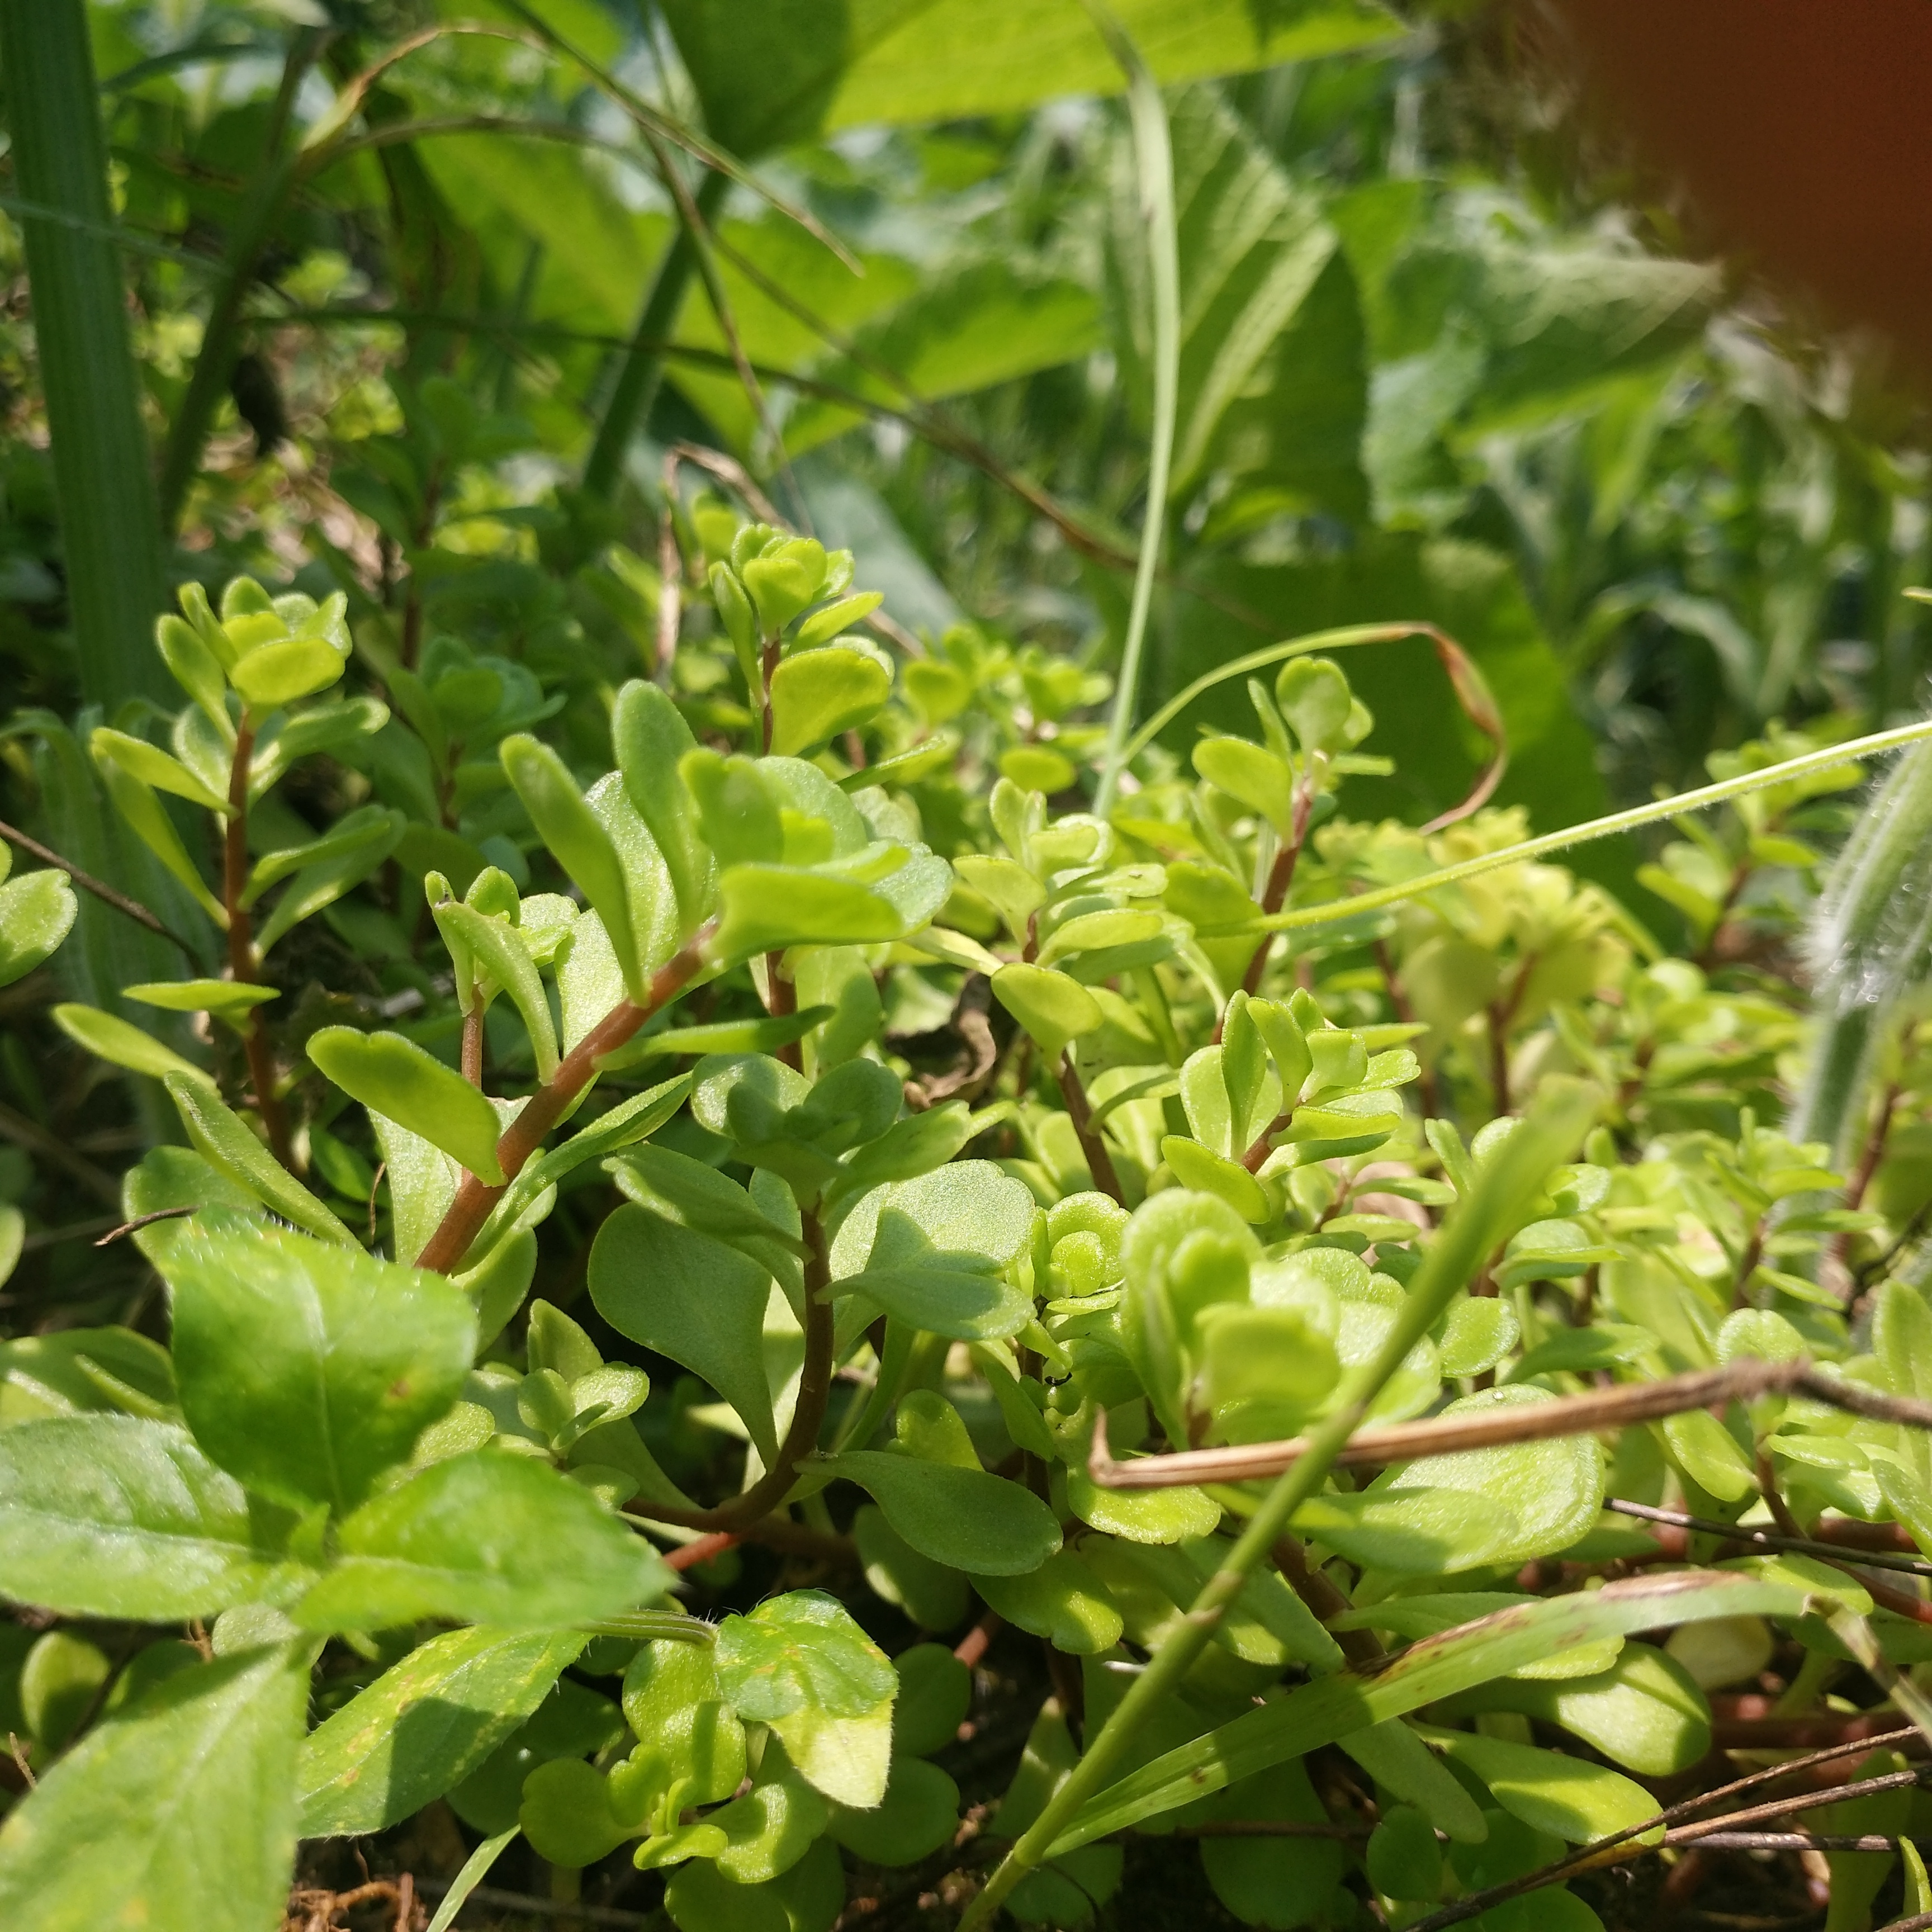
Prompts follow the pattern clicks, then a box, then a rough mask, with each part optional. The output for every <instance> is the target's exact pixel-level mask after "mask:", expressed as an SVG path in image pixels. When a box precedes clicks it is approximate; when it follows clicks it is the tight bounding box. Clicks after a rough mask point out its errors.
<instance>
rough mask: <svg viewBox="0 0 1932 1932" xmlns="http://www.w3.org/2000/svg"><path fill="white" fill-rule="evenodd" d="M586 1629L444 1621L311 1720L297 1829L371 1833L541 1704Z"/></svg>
mask: <svg viewBox="0 0 1932 1932" xmlns="http://www.w3.org/2000/svg"><path fill="white" fill-rule="evenodd" d="M584 1642H585V1640H584V1638H583V1637H582V1636H581V1635H580V1634H577V1633H574V1632H572V1631H514V1632H511V1633H508V1634H506V1633H505V1632H504V1631H500V1630H490V1629H477V1630H455V1631H443V1633H442V1634H440V1636H437V1637H431V1639H430V1640H429V1641H428V1643H425V1644H424V1645H423V1646H422V1647H421V1648H420V1649H416V1650H413V1651H412V1652H410V1654H409V1655H408V1656H407V1657H406V1658H404V1659H403V1661H401V1663H400V1664H396V1665H395V1666H394V1667H392V1669H390V1670H386V1671H385V1672H384V1673H383V1675H382V1676H380V1677H379V1678H377V1680H376V1681H375V1682H374V1683H373V1684H372V1685H370V1686H369V1688H368V1689H367V1690H366V1691H362V1692H361V1693H360V1694H359V1695H358V1696H356V1697H353V1698H351V1699H350V1701H349V1702H348V1703H347V1704H345V1705H344V1706H343V1707H342V1709H341V1710H339V1711H338V1712H336V1713H335V1715H334V1716H332V1717H331V1718H329V1719H327V1720H326V1721H325V1722H324V1723H323V1724H319V1725H317V1727H316V1728H315V1729H314V1730H313V1731H311V1733H309V1735H308V1738H307V1739H306V1740H305V1742H304V1743H303V1745H302V1759H301V1763H300V1764H299V1767H298V1769H297V1772H296V1787H297V1789H298V1790H299V1792H300V1793H301V1802H302V1836H303V1837H304V1838H350V1837H357V1836H360V1835H362V1834H363V1833H365V1832H380V1831H382V1830H383V1829H386V1827H387V1826H391V1825H394V1824H396V1823H399V1822H400V1821H401V1820H403V1819H404V1818H407V1817H410V1816H411V1814H413V1813H415V1812H417V1811H421V1810H422V1808H423V1807H424V1806H425V1805H427V1804H428V1803H429V1802H430V1801H431V1799H436V1798H440V1797H441V1796H443V1793H445V1792H446V1791H448V1790H450V1789H451V1788H452V1787H453V1786H455V1785H457V1784H460V1783H461V1782H462V1781H463V1779H464V1778H467V1777H468V1776H469V1774H470V1773H471V1772H472V1771H474V1770H475V1769H476V1768H477V1766H478V1765H480V1764H481V1763H482V1762H483V1760H484V1759H485V1758H487V1757H488V1756H489V1755H490V1753H491V1752H492V1751H494V1750H495V1749H496V1747H497V1746H498V1745H499V1744H501V1743H502V1742H503V1740H504V1739H505V1738H507V1737H508V1736H509V1735H510V1733H511V1732H512V1731H514V1730H515V1729H516V1728H517V1726H518V1725H519V1724H521V1723H522V1722H523V1720H524V1719H525V1718H527V1717H528V1716H529V1715H530V1713H531V1712H532V1711H534V1710H535V1709H536V1708H537V1706H538V1705H539V1704H541V1703H542V1702H543V1700H544V1697H546V1696H547V1694H548V1693H549V1691H550V1686H551V1685H553V1684H554V1683H555V1682H556V1680H557V1679H558V1677H559V1675H560V1674H561V1673H562V1672H563V1671H564V1670H565V1669H567V1668H568V1666H569V1665H571V1664H573V1663H574V1662H575V1661H576V1660H577V1655H578V1653H579V1652H580V1651H581V1650H582V1649H583V1646H584Z"/></svg>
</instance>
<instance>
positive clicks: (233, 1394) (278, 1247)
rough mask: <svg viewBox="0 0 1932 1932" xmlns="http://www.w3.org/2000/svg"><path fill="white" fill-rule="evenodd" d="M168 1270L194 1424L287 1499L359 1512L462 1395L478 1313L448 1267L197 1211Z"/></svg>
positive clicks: (180, 1375)
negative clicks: (440, 1270) (436, 1270)
mask: <svg viewBox="0 0 1932 1932" xmlns="http://www.w3.org/2000/svg"><path fill="white" fill-rule="evenodd" d="M160 1265H161V1268H162V1271H163V1273H164V1274H165V1275H166V1277H167V1280H168V1282H169V1286H170V1287H171V1288H172V1289H173V1292H174V1293H173V1302H174V1356H175V1376H176V1378H177V1379H178V1383H179V1385H180V1389H181V1407H182V1409H183V1411H184V1413H185V1414H186V1415H187V1420H188V1424H189V1427H190V1428H192V1429H193V1430H194V1432H195V1435H196V1439H198V1440H199V1442H200V1443H201V1445H202V1448H205V1450H206V1451H208V1454H209V1455H211V1457H213V1458H214V1460H215V1461H217V1463H220V1464H221V1465H222V1466H223V1468H225V1469H228V1470H229V1472H231V1473H232V1474H233V1475H236V1476H239V1477H240V1478H242V1481H244V1482H245V1483H247V1484H248V1485H249V1486H250V1487H251V1488H252V1489H254V1490H258V1491H259V1492H260V1493H262V1494H263V1495H264V1496H272V1497H274V1498H275V1499H276V1500H277V1501H278V1502H284V1503H287V1504H289V1505H291V1506H293V1507H296V1508H305V1507H307V1506H308V1505H309V1504H311V1503H312V1502H326V1503H328V1504H329V1505H330V1506H331V1507H332V1508H335V1509H337V1510H346V1509H349V1508H353V1506H354V1505H356V1504H357V1503H359V1502H361V1501H362V1499H363V1498H364V1497H365V1496H368V1494H369V1493H370V1491H371V1489H372V1488H373V1487H374V1485H375V1484H376V1483H377V1481H378V1479H379V1478H380V1477H381V1476H382V1475H383V1474H384V1472H386V1470H388V1469H389V1468H390V1467H391V1466H392V1465H394V1464H396V1463H401V1462H403V1461H404V1460H406V1459H407V1457H408V1455H409V1453H410V1447H411V1445H413V1443H414V1442H415V1441H416V1438H417V1436H419V1435H420V1434H421V1433H422V1431H423V1430H425V1428H427V1427H428V1425H429V1424H431V1423H432V1422H434V1421H436V1420H437V1418H439V1417H440V1416H441V1415H443V1414H445V1413H446V1412H447V1411H448V1410H449V1408H450V1406H451V1405H452V1403H455V1400H456V1399H457V1397H458V1394H460V1392H461V1391H462V1387H463V1376H465V1375H466V1373H468V1370H469V1364H470V1359H471V1357H472V1355H473V1353H474V1352H475V1341H476V1321H475V1314H474V1313H473V1312H472V1309H471V1307H470V1304H469V1298H468V1297H467V1296H466V1295H464V1294H463V1291H462V1290H461V1289H459V1288H457V1287H455V1286H453V1285H452V1283H449V1281H448V1280H446V1279H445V1278H444V1277H442V1276H441V1275H437V1274H423V1273H422V1272H420V1271H418V1270H416V1269H413V1268H401V1267H398V1266H397V1265H395V1263H394V1262H385V1261H381V1260H379V1259H377V1257H376V1256H373V1255H365V1254H363V1253H361V1252H360V1251H359V1250H349V1249H344V1248H341V1247H336V1246H335V1245H333V1244H326V1243H324V1242H321V1241H313V1240H311V1239H310V1238H308V1237H307V1236H306V1235H298V1234H293V1233H290V1232H288V1231H287V1230H286V1229H272V1228H269V1227H266V1226H260V1225H245V1226H239V1227H238V1226H235V1225H234V1224H233V1223H228V1224H227V1225H226V1226H223V1225H222V1224H221V1223H218V1222H216V1221H214V1220H211V1218H210V1217H196V1220H194V1221H193V1223H190V1226H188V1227H187V1229H184V1231H183V1232H182V1233H181V1235H179V1236H178V1238H176V1239H175V1241H172V1242H171V1243H170V1244H169V1246H168V1249H167V1251H166V1255H165V1256H163V1259H162V1262H161V1264H160Z"/></svg>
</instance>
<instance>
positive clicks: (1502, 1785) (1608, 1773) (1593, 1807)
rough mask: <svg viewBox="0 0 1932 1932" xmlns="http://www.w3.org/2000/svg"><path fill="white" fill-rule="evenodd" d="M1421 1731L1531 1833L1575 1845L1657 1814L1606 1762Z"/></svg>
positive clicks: (1653, 1837)
mask: <svg viewBox="0 0 1932 1932" xmlns="http://www.w3.org/2000/svg"><path fill="white" fill-rule="evenodd" d="M1421 1735H1422V1736H1423V1737H1424V1738H1425V1739H1427V1741H1428V1742H1430V1743H1431V1744H1433V1745H1436V1747H1437V1748H1438V1749H1439V1750H1440V1751H1442V1752H1444V1753H1445V1754H1446V1755H1447V1756H1448V1757H1450V1758H1451V1759H1452V1760H1454V1762H1455V1763H1457V1764H1460V1765H1461V1766H1464V1767H1465V1768H1466V1769H1468V1770H1469V1771H1472V1772H1475V1775H1477V1776H1478V1778H1481V1780H1482V1781H1483V1782H1484V1784H1487V1786H1488V1787H1489V1788H1490V1791H1491V1793H1493V1795H1494V1796H1495V1798H1496V1802H1497V1803H1498V1804H1499V1805H1501V1806H1502V1808H1503V1809H1504V1810H1505V1811H1508V1812H1510V1813H1511V1814H1514V1816H1515V1817H1518V1818H1520V1819H1521V1820H1523V1823H1525V1824H1526V1825H1527V1826H1529V1827H1530V1828H1531V1829H1532V1830H1533V1831H1538V1832H1551V1833H1553V1835H1555V1836H1556V1837H1557V1838H1567V1839H1568V1840H1569V1841H1570V1842H1571V1843H1572V1844H1581V1843H1584V1842H1585V1841H1586V1840H1588V1839H1591V1838H1608V1837H1609V1836H1610V1834H1611V1833H1612V1832H1622V1831H1628V1829H1630V1827H1631V1826H1633V1825H1637V1824H1641V1823H1643V1820H1645V1819H1646V1818H1649V1817H1655V1815H1656V1811H1657V1801H1656V1799H1654V1798H1653V1797H1652V1796H1651V1795H1650V1793H1649V1792H1647V1791H1646V1790H1645V1789H1644V1788H1643V1786H1642V1785H1640V1784H1636V1783H1634V1782H1633V1781H1631V1779H1629V1778H1625V1776H1624V1775H1622V1772H1615V1771H1613V1770H1611V1769H1610V1767H1609V1766H1607V1765H1602V1764H1592V1763H1590V1761H1589V1760H1588V1759H1587V1758H1577V1757H1565V1756H1564V1755H1563V1754H1562V1753H1561V1752H1559V1751H1541V1750H1538V1748H1536V1747H1535V1746H1534V1745H1519V1744H1512V1743H1511V1742H1508V1740H1507V1739H1502V1738H1486V1737H1483V1736H1479V1735H1478V1734H1476V1733H1472V1732H1468V1731H1442V1730H1424V1732H1423V1733H1421ZM1663 1835H1664V1828H1663V1826H1661V1825H1660V1826H1658V1828H1657V1829H1656V1831H1655V1833H1654V1834H1653V1833H1646V1841H1648V1842H1649V1843H1653V1844H1654V1843H1657V1842H1658V1841H1659V1840H1660V1839H1661V1838H1662V1837H1663Z"/></svg>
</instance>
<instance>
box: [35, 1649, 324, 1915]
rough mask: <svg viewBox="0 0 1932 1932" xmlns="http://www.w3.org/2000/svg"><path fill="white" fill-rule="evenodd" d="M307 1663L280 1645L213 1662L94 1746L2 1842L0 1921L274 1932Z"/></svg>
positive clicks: (145, 1701) (157, 1694) (91, 1741)
mask: <svg viewBox="0 0 1932 1932" xmlns="http://www.w3.org/2000/svg"><path fill="white" fill-rule="evenodd" d="M304 1664H305V1658H304V1657H303V1656H302V1655H297V1654H294V1653H293V1652H292V1651H291V1649H290V1648H288V1647H285V1646H278V1647H277V1648H275V1649H269V1650H255V1651H248V1652H244V1653H242V1655H239V1656H236V1657H229V1658H219V1659H217V1661H215V1662H214V1663H212V1664H203V1665H200V1666H198V1667H196V1668H193V1669H192V1670H183V1671H181V1672H178V1673H176V1674H175V1676H172V1677H170V1678H169V1679H166V1681H165V1682H163V1683H162V1684H160V1685H157V1687H156V1688H154V1690H153V1691H150V1692H149V1693H148V1694H147V1695H146V1696H145V1697H142V1698H140V1699H139V1700H137V1701H136V1703H135V1704H134V1705H133V1706H131V1707H130V1709H128V1710H127V1712H125V1713H124V1715H121V1716H119V1717H117V1718H112V1719H110V1721H108V1722H107V1723H106V1724H102V1725H101V1726H100V1727H99V1728H98V1729H97V1730H94V1731H92V1732H91V1733H89V1735H88V1736H87V1737H86V1738H85V1739H83V1740H82V1742H80V1744H79V1745H77V1746H76V1747H75V1748H74V1750H73V1751H70V1752H69V1753H68V1755H67V1756H66V1757H64V1758H62V1760H60V1762H59V1763H57V1764H56V1765H55V1766H54V1767H53V1769H52V1770H51V1771H49V1772H48V1773H47V1774H46V1776H45V1777H43V1778H42V1779H41V1781H40V1788H39V1789H38V1790H37V1791H35V1792H34V1793H33V1794H32V1795H31V1796H30V1797H28V1799H26V1800H25V1801H24V1802H22V1803H20V1804H17V1805H15V1807H14V1808H13V1811H11V1812H10V1814H8V1816H7V1822H6V1824H5V1827H4V1828H0V1922H4V1923H5V1924H6V1925H7V1927H8V1928H9V1932H82V1928H88V1932H92V1928H94V1927H109V1926H114V1927H136V1926H138V1927H142V1928H145V1932H263V1927H267V1926H272V1925H274V1924H277V1923H278V1921H279V1919H280V1916H281V1912H282V1909H283V1906H284V1904H285V1903H286V1902H287V1895H288V1889H289V1883H290V1878H291V1876H293V1867H294V1862H295V1841H296V1802H295V1764H296V1748H297V1746H298V1745H299V1743H300V1742H301V1739H302V1712H303V1709H304V1706H305V1704H306V1703H307V1701H308V1671H307V1670H306V1669H305V1668H304ZM83 1846H84V1847H86V1852H85V1855H80V1847H83Z"/></svg>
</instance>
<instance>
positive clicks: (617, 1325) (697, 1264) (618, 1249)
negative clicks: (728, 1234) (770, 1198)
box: [589, 1197, 778, 1465]
mask: <svg viewBox="0 0 1932 1932" xmlns="http://www.w3.org/2000/svg"><path fill="white" fill-rule="evenodd" d="M747 1198H748V1197H747ZM762 1218H763V1217H760V1219H762ZM589 1283H590V1298H591V1300H592V1301H593V1302H595V1304H596V1305H597V1312H598V1313H599V1314H600V1315H601V1316H603V1317H604V1320H605V1321H607V1322H609V1323H610V1325H611V1327H612V1328H614V1329H616V1331H617V1332H618V1334H620V1335H625V1336H628V1337H629V1338H630V1339H631V1340H632V1341H634V1342H640V1343H643V1345H644V1346H645V1347H646V1348H647V1349H655V1350H656V1351H657V1352H658V1354H660V1355H667V1356H668V1357H669V1358H670V1359H671V1361H674V1362H676V1363H677V1364H679V1366H680V1367H683V1368H687V1369H688V1370H690V1371H691V1373H692V1374H693V1375H694V1376H700V1377H701V1378H702V1379H703V1380H704V1381H706V1382H709V1384H710V1385H711V1386H712V1388H715V1390H716V1391H718V1394H720V1395H721V1396H722V1397H724V1400H726V1401H727V1402H728V1403H730V1405H731V1406H732V1407H733V1409H736V1411H737V1412H738V1414H739V1417H740V1418H742V1420H743V1422H744V1424H745V1428H746V1429H747V1430H748V1431H749V1433H750V1434H751V1440H752V1442H754V1444H756V1445H757V1448H758V1451H759V1454H760V1455H761V1456H763V1457H764V1459H765V1460H766V1463H767V1465H769V1463H771V1462H772V1461H773V1460H775V1458H776V1457H777V1454H778V1430H777V1427H776V1425H775V1423H774V1422H773V1421H772V1396H771V1388H770V1385H769V1382H767V1380H766V1374H765V1355H764V1340H763V1337H764V1325H765V1310H766V1307H767V1306H768V1304H769V1301H770V1298H771V1291H772V1280H771V1277H770V1275H769V1274H768V1273H767V1271H766V1270H765V1269H764V1268H763V1267H761V1266H760V1265H759V1264H758V1263H757V1262H754V1261H753V1260H751V1259H750V1258H749V1257H748V1256H746V1255H745V1254H742V1253H740V1252H739V1250H737V1249H736V1248H734V1247H727V1246H726V1245H725V1244H724V1242H722V1241H714V1240H713V1239H712V1238H711V1237H710V1236H709V1235H705V1234H700V1233H699V1232H697V1231H696V1230H695V1229H691V1228H681V1227H679V1226H677V1225H676V1223H673V1222H671V1221H668V1220H665V1219H664V1217H662V1216H661V1215H658V1214H652V1213H651V1212H650V1211H649V1210H648V1209H646V1208H638V1207H625V1208H619V1209H618V1210H617V1211H616V1213H615V1214H612V1215H610V1217H608V1218H607V1220H605V1222H604V1225H603V1226H602V1227H601V1228H600V1229H598V1231H597V1238H596V1241H595V1243H594V1244H592V1248H591V1250H590V1272H589Z"/></svg>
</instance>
